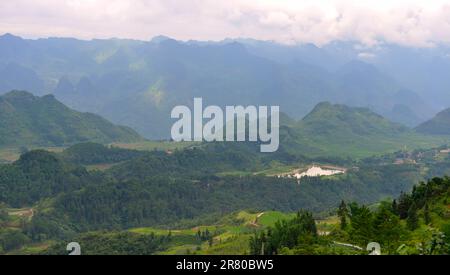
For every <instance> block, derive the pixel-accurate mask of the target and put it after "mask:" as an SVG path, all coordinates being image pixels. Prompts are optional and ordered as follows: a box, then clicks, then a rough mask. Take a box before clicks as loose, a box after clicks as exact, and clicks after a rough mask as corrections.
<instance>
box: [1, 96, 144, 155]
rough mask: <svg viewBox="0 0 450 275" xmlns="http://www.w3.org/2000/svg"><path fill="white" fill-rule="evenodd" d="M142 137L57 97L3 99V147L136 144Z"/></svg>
mask: <svg viewBox="0 0 450 275" xmlns="http://www.w3.org/2000/svg"><path fill="white" fill-rule="evenodd" d="M138 140H141V138H140V137H139V135H138V134H137V133H136V132H134V131H133V130H131V129H130V128H127V127H120V126H115V125H113V124H112V123H110V122H108V121H107V120H105V119H103V118H102V117H100V116H97V115H94V114H89V113H79V112H76V111H74V110H71V109H69V108H68V107H66V106H65V105H63V104H62V103H60V102H59V101H57V100H56V99H55V98H54V97H53V96H51V95H49V96H44V97H35V96H33V95H32V94H30V93H28V92H23V91H13V92H10V93H8V94H6V95H3V96H1V97H0V147H13V146H15V147H22V148H25V146H27V147H28V146H33V145H35V146H36V145H37V146H63V145H70V144H75V143H79V142H86V141H94V142H100V143H110V142H133V141H138Z"/></svg>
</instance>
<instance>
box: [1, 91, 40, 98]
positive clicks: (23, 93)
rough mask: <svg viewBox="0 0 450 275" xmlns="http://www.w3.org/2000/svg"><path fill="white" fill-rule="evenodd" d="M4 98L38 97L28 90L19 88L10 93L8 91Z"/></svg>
mask: <svg viewBox="0 0 450 275" xmlns="http://www.w3.org/2000/svg"><path fill="white" fill-rule="evenodd" d="M3 97H4V98H6V99H12V98H15V99H35V98H36V97H35V96H34V95H33V94H32V93H30V92H27V91H19V90H13V91H11V92H9V93H6V94H4V95H3Z"/></svg>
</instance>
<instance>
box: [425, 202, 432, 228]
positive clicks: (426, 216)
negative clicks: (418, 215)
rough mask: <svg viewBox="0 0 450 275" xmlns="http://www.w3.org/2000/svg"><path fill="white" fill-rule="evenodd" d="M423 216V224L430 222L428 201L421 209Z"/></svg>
mask: <svg viewBox="0 0 450 275" xmlns="http://www.w3.org/2000/svg"><path fill="white" fill-rule="evenodd" d="M423 218H424V221H425V224H430V223H431V217H430V208H429V206H428V203H426V204H425V207H424V209H423Z"/></svg>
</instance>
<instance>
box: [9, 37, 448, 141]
mask: <svg viewBox="0 0 450 275" xmlns="http://www.w3.org/2000/svg"><path fill="white" fill-rule="evenodd" d="M445 53H446V49H445V48H438V49H434V50H433V49H423V50H417V51H416V52H412V51H411V50H409V49H407V48H399V47H396V46H391V45H385V46H384V48H383V49H366V48H361V47H358V45H357V44H355V43H344V42H334V43H330V44H329V45H325V46H323V47H321V48H319V47H316V46H314V45H310V44H305V45H295V46H288V45H280V44H276V43H273V42H268V41H255V40H248V39H247V40H245V39H240V40H224V41H221V42H199V41H188V42H182V41H176V40H173V39H170V38H167V37H157V38H155V39H152V40H151V41H136V40H121V39H110V40H91V41H83V40H76V39H71V38H48V39H37V40H29V39H22V38H20V37H17V36H14V35H11V34H7V35H3V36H0V72H3V73H1V74H0V92H8V91H10V90H11V89H24V90H28V91H30V92H32V93H33V94H37V95H44V94H54V95H55V97H56V98H57V99H59V100H60V101H62V102H63V103H64V104H66V105H68V106H69V107H71V108H74V109H76V110H78V111H83V112H92V113H96V114H99V115H102V116H103V117H105V118H106V119H108V120H110V121H112V122H114V123H117V124H121V125H127V126H130V127H132V128H133V129H135V130H136V131H138V132H139V133H140V134H141V135H143V136H145V137H147V138H153V139H154V138H157V139H167V138H168V133H170V131H169V130H170V126H171V124H172V122H173V121H171V120H170V111H171V110H172V108H173V107H174V106H177V105H188V106H190V105H192V101H193V98H194V97H202V98H203V99H204V101H205V104H208V105H219V106H224V105H279V106H280V107H281V110H282V111H283V112H285V113H286V114H287V115H289V116H291V117H293V118H295V119H300V118H302V117H304V116H305V115H306V114H308V113H309V112H310V111H311V110H313V109H314V107H315V106H316V105H317V104H318V103H320V102H323V101H329V102H331V103H338V104H344V105H348V106H351V107H365V108H369V109H371V110H372V111H374V112H376V113H379V114H381V115H383V116H384V117H386V118H388V119H390V120H392V121H394V122H398V123H402V124H404V125H406V126H409V127H415V126H417V125H419V124H420V123H422V122H424V121H426V120H427V119H429V118H431V117H432V116H433V115H434V114H436V113H437V112H439V111H441V110H442V109H444V108H446V107H448V106H450V98H449V97H448V96H447V93H446V92H445V91H446V89H447V88H449V87H450V83H448V81H447V80H446V78H445V77H443V75H442V74H441V73H438V72H436V73H435V74H433V75H430V74H429V73H428V72H427V74H426V75H427V76H426V77H425V76H423V75H422V74H421V72H423V71H426V70H427V69H428V68H429V67H430V66H431V65H433V64H439V66H438V67H436V68H435V70H438V71H439V72H441V71H442V72H443V71H445V70H447V69H448V68H450V65H449V64H450V63H449V61H448V58H446V55H445ZM414 54H416V55H417V56H420V57H421V58H420V59H417V58H409V57H410V56H412V55H414ZM405 56H406V57H408V60H410V63H411V62H413V64H409V65H410V66H409V67H405V66H400V65H399V64H402V63H401V61H402V60H403V59H405V58H406V57H405ZM369 57H370V58H369ZM411 60H413V61H411ZM407 69H408V72H411V71H412V72H416V73H415V74H413V73H410V74H408V78H406V77H404V72H403V71H404V70H407ZM447 71H448V70H447ZM430 79H431V80H430ZM408 80H409V81H408ZM419 81H420V82H421V83H418V82H419ZM431 82H433V83H431ZM416 84H417V85H416ZM419 84H420V85H419ZM423 87H427V89H425V88H423ZM431 95H433V96H431Z"/></svg>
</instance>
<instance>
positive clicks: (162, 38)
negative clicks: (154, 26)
mask: <svg viewBox="0 0 450 275" xmlns="http://www.w3.org/2000/svg"><path fill="white" fill-rule="evenodd" d="M166 40H173V39H172V38H170V37H168V36H165V35H157V36H155V37H153V38H152V39H151V40H150V43H161V42H163V41H166Z"/></svg>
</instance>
